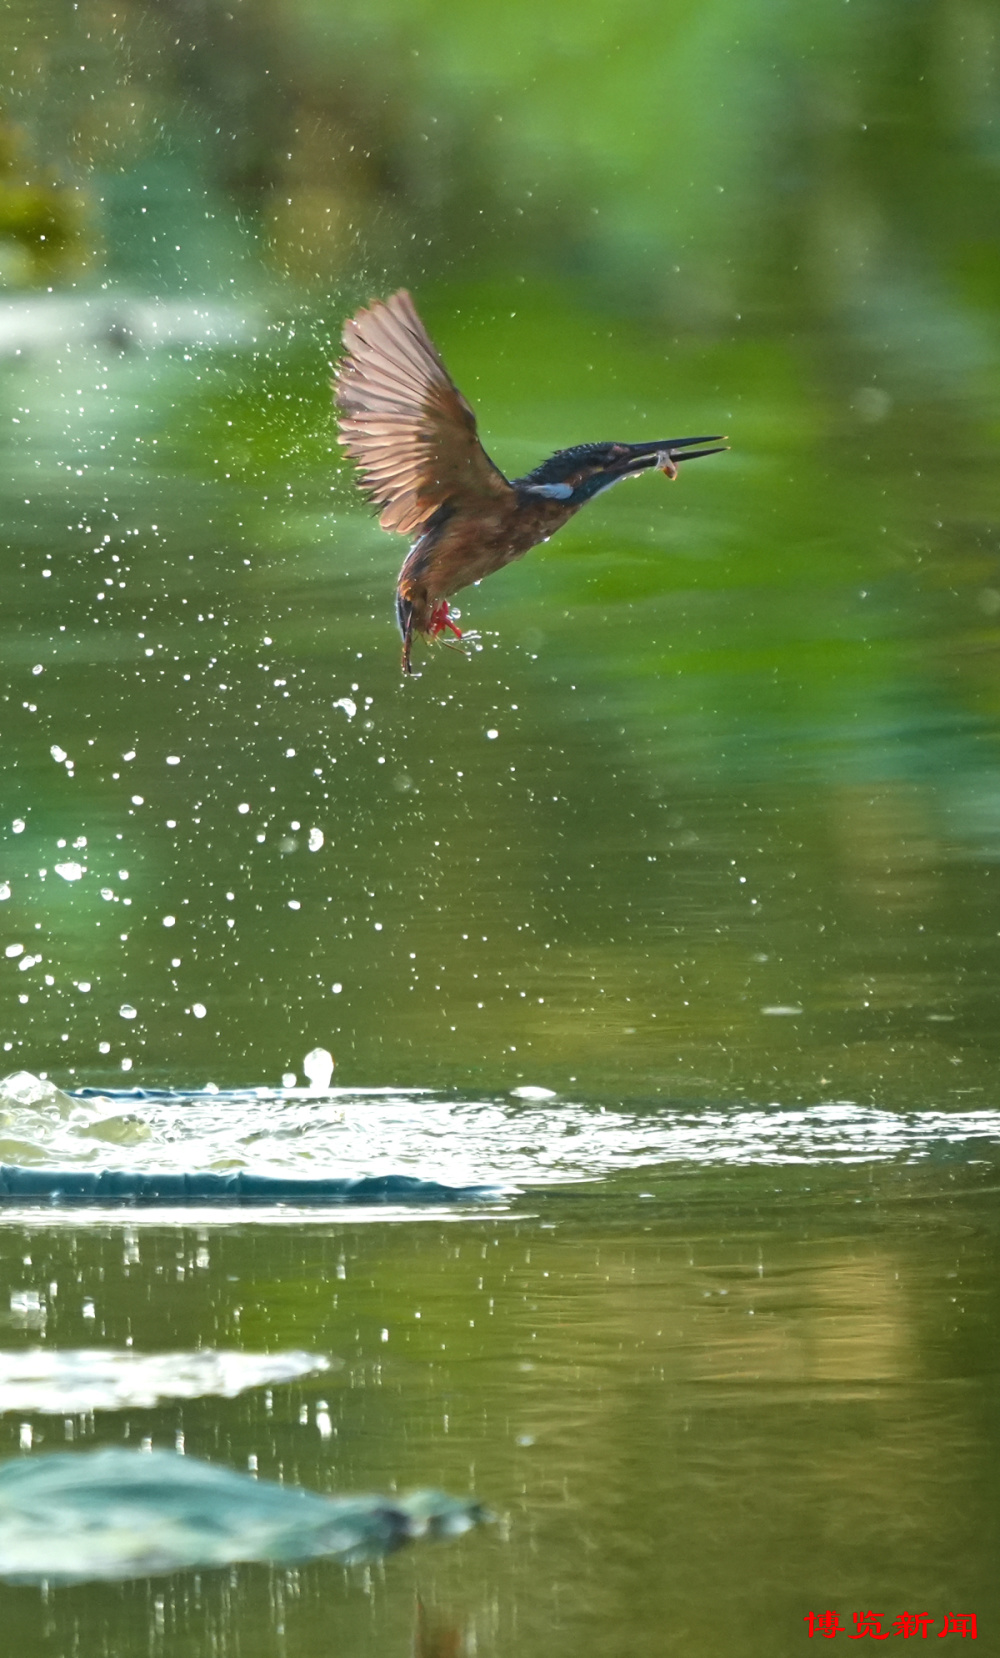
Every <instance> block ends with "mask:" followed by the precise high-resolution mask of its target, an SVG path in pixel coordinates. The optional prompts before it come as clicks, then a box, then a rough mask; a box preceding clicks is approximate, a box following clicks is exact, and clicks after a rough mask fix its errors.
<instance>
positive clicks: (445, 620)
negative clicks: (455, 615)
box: [427, 599, 462, 639]
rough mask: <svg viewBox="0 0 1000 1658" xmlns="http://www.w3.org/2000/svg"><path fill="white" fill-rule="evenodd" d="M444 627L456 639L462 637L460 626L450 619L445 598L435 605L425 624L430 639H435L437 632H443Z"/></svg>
mask: <svg viewBox="0 0 1000 1658" xmlns="http://www.w3.org/2000/svg"><path fill="white" fill-rule="evenodd" d="M445 628H448V629H449V630H450V632H452V633H453V634H454V635H455V638H456V639H461V638H462V630H461V628H459V627H456V626H455V624H454V622H453V621H452V619H451V613H450V611H449V609H448V601H447V599H442V600H441V603H440V604H438V605H435V606H434V609H433V610H432V611H431V614H430V619H429V621H428V624H427V631H428V633H429V634H430V636H431V638H432V639H436V638H437V636H438V634H439V633H443V632H444V630H445Z"/></svg>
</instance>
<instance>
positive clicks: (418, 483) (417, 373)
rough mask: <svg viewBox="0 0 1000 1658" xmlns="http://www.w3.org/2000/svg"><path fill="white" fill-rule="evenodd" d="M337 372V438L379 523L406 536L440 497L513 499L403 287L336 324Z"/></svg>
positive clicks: (468, 500) (469, 500)
mask: <svg viewBox="0 0 1000 1658" xmlns="http://www.w3.org/2000/svg"><path fill="white" fill-rule="evenodd" d="M343 339H344V345H345V347H346V355H345V356H344V357H342V358H341V360H340V362H339V363H338V365H337V372H336V403H337V409H338V411H339V414H340V441H341V443H342V444H344V445H345V447H346V449H347V453H348V454H349V455H351V456H352V457H353V459H354V460H356V461H357V462H358V464H359V466H360V468H361V483H362V486H363V487H364V488H365V489H366V490H367V492H368V494H369V495H370V496H371V498H372V500H373V501H374V502H375V503H376V505H377V506H378V507H380V508H381V516H380V518H379V523H380V524H381V526H382V528H383V529H384V530H397V531H398V532H399V534H400V535H411V534H413V532H414V531H416V530H419V529H420V527H421V525H423V524H425V523H426V521H427V519H428V518H430V517H431V516H432V515H433V514H434V513H435V512H436V511H437V510H438V508H439V507H441V506H443V505H444V503H445V502H446V501H450V500H455V501H456V503H458V502H464V503H468V504H469V505H473V504H479V505H481V504H483V503H484V502H489V503H491V504H494V505H495V504H496V503H498V502H500V501H504V502H507V503H511V504H513V499H514V491H513V489H512V488H511V485H510V484H509V483H508V482H507V479H506V478H505V477H504V475H503V473H502V472H501V471H500V470H499V469H498V468H497V467H495V466H494V465H493V462H492V461H491V460H490V458H489V456H488V455H487V453H486V451H485V449H484V448H483V446H482V444H481V443H480V441H479V438H478V436H477V435H476V417H475V415H474V414H473V412H472V410H471V408H470V407H469V405H468V403H467V402H466V401H465V398H464V397H463V396H462V394H461V392H460V391H459V389H458V387H457V386H456V385H455V384H454V382H453V381H452V379H451V376H450V375H449V373H448V370H447V369H446V368H445V366H444V363H443V362H442V361H441V358H440V357H439V356H438V353H437V351H436V350H435V348H434V345H433V343H432V341H431V339H430V336H429V334H428V333H427V330H426V329H425V327H424V325H423V323H422V322H421V320H420V318H419V317H418V315H417V312H416V308H415V306H414V304H413V301H412V299H411V298H410V296H409V294H408V293H407V291H406V289H405V288H400V290H399V292H398V293H395V294H392V295H391V296H390V298H389V299H386V300H375V301H374V302H373V303H372V304H371V305H369V306H366V307H365V308H364V309H363V310H360V311H358V312H357V314H356V315H355V316H353V317H351V318H350V320H349V321H348V322H346V323H345V324H344V334H343Z"/></svg>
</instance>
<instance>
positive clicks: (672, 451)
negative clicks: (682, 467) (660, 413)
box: [622, 434, 729, 476]
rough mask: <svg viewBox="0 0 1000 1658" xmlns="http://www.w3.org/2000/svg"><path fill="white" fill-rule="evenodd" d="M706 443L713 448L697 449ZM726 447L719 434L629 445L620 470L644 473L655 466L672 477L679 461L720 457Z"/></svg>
mask: <svg viewBox="0 0 1000 1658" xmlns="http://www.w3.org/2000/svg"><path fill="white" fill-rule="evenodd" d="M706 443H707V444H712V445H714V447H713V448H711V449H705V448H700V447H698V446H699V445H702V444H706ZM728 447H729V445H728V444H727V442H726V440H725V438H724V437H722V436H720V435H719V434H716V435H715V436H714V437H703V438H664V439H663V440H662V441H661V442H660V443H630V444H629V445H628V450H629V458H628V460H627V461H626V462H625V464H624V466H623V468H622V470H623V471H624V472H626V473H633V472H645V471H646V470H647V469H648V468H649V467H651V466H656V467H659V469H660V470H661V471H662V472H667V473H668V474H669V475H671V476H674V475H676V470H677V464H678V462H679V461H696V460H699V459H700V458H701V456H702V455H721V454H723V453H724V451H725V450H726V449H728Z"/></svg>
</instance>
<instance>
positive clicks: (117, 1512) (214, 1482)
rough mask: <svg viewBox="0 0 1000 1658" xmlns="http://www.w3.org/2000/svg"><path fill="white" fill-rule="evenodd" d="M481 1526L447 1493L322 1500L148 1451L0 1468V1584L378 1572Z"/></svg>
mask: <svg viewBox="0 0 1000 1658" xmlns="http://www.w3.org/2000/svg"><path fill="white" fill-rule="evenodd" d="M484 1518H485V1515H484V1514H483V1512H482V1510H481V1509H479V1508H478V1506H477V1505H476V1504H475V1503H468V1502H458V1501H456V1500H455V1499H453V1498H449V1497H445V1496H444V1495H442V1493H441V1492H435V1491H416V1492H413V1493H412V1494H410V1495H409V1496H406V1497H398V1498H396V1499H391V1498H387V1497H334V1498H329V1497H319V1496H316V1495H314V1494H313V1493H311V1492H308V1491H302V1490H299V1489H295V1488H292V1489H290V1488H287V1487H285V1486H283V1485H278V1484H275V1483H274V1482H273V1481H270V1480H257V1479H255V1478H251V1477H249V1476H248V1475H246V1474H235V1473H232V1472H231V1471H230V1470H228V1469H224V1468H213V1467H211V1466H210V1464H208V1463H205V1462H196V1461H195V1460H194V1459H193V1458H191V1457H188V1456H180V1455H177V1454H176V1453H175V1454H173V1455H171V1453H170V1452H168V1451H154V1450H152V1449H151V1448H147V1449H146V1451H145V1454H144V1453H143V1452H142V1451H125V1450H120V1449H119V1450H115V1449H107V1450H103V1451H91V1452H78V1453H77V1454H76V1455H75V1456H56V1457H53V1456H45V1457H31V1458H30V1459H28V1460H23V1461H20V1462H7V1463H3V1464H0V1576H2V1577H4V1578H6V1579H7V1580H8V1581H9V1582H13V1583H39V1582H40V1583H55V1584H62V1583H86V1582H91V1581H92V1580H94V1579H116V1578H130V1577H147V1576H150V1575H159V1574H161V1573H164V1572H173V1571H177V1570H178V1569H179V1568H183V1567H192V1566H206V1567H210V1566H226V1565H230V1564H231V1563H232V1562H234V1561H239V1560H273V1561H300V1560H314V1559H316V1558H317V1557H319V1556H324V1555H330V1556H334V1557H336V1558H338V1559H341V1560H348V1561H361V1560H376V1559H378V1558H380V1556H382V1555H384V1554H388V1553H390V1552H392V1551H393V1550H394V1549H397V1548H400V1547H401V1546H402V1544H403V1543H405V1542H407V1541H408V1540H409V1539H410V1538H414V1537H458V1536H460V1535H461V1533H462V1532H464V1531H469V1530H470V1529H471V1528H472V1527H473V1526H474V1525H476V1524H477V1523H478V1522H479V1521H480V1520H482V1519H484Z"/></svg>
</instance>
